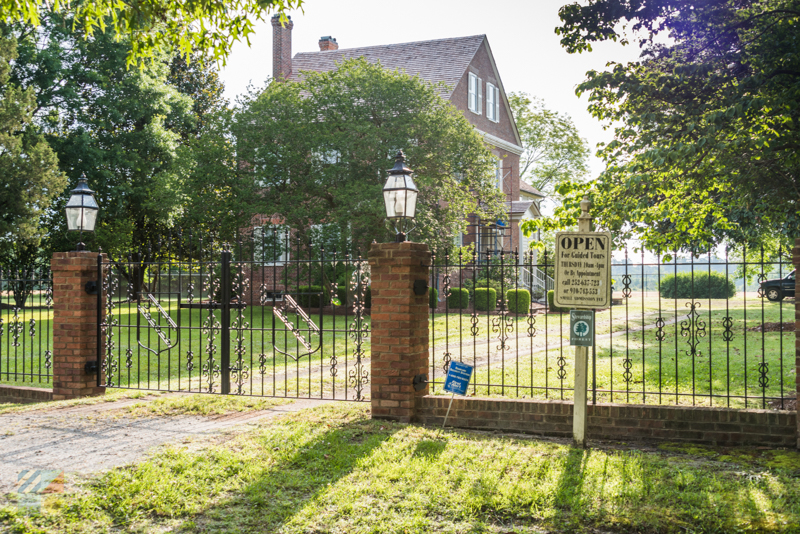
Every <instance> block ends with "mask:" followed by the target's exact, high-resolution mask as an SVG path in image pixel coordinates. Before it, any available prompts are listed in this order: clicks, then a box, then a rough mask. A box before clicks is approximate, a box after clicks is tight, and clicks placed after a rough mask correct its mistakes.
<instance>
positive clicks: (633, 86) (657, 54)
mask: <svg viewBox="0 0 800 534" xmlns="http://www.w3.org/2000/svg"><path fill="white" fill-rule="evenodd" d="M686 5H687V4H686V3H685V2H681V1H679V0H653V1H648V2H646V3H643V2H641V1H640V0H597V1H594V2H590V3H584V4H578V3H573V4H570V5H567V6H564V7H563V8H562V9H561V12H560V16H561V20H562V22H563V25H562V27H561V28H559V29H558V30H557V32H558V33H559V34H560V35H561V36H562V41H561V42H562V45H563V46H564V47H565V48H566V49H567V50H568V51H570V52H581V51H585V50H591V46H592V43H594V42H601V41H606V40H613V41H621V42H623V43H627V42H628V41H629V40H633V39H636V40H638V41H639V43H638V44H639V45H640V46H641V48H642V56H641V59H640V60H639V61H637V62H632V63H629V64H625V65H623V64H613V63H612V64H610V65H609V69H608V70H606V71H605V72H598V71H590V72H589V73H588V78H587V80H586V81H585V82H584V83H582V84H581V85H580V86H579V87H578V93H579V94H584V93H589V102H590V111H591V112H592V114H593V115H594V116H595V117H597V118H598V119H600V120H602V121H603V122H604V123H605V124H607V125H609V126H611V127H613V128H614V132H615V139H614V140H613V141H612V142H611V143H609V144H608V145H605V146H603V147H602V148H601V151H600V155H601V157H602V158H603V159H604V160H605V162H606V169H605V171H604V172H603V173H602V175H601V176H600V177H599V179H598V180H596V181H595V182H594V183H592V184H579V183H576V182H569V183H564V184H562V186H561V187H560V188H559V189H558V193H559V194H561V195H565V196H567V197H568V199H566V201H565V204H564V206H563V208H562V209H561V210H557V211H556V213H555V216H554V218H553V219H551V220H550V221H542V222H540V223H539V224H540V225H541V226H540V227H543V228H547V227H553V226H558V225H570V224H573V223H574V220H575V217H576V216H577V214H578V213H579V207H578V202H579V201H580V198H581V197H582V196H583V194H584V193H586V192H587V191H589V190H590V189H593V191H594V193H593V195H592V200H593V202H594V208H593V214H594V215H595V216H596V217H598V219H597V222H598V223H599V225H600V226H601V227H603V228H607V229H610V230H611V231H612V232H615V236H616V237H617V238H618V239H620V240H622V239H625V238H628V237H637V238H639V239H641V240H642V241H643V242H644V243H645V244H646V245H647V246H648V247H650V248H652V249H655V248H657V247H660V248H661V250H675V249H680V248H683V249H689V248H691V247H693V246H695V245H697V244H717V243H720V242H723V241H727V242H729V243H748V244H751V245H752V244H757V243H761V242H762V241H763V240H764V239H774V238H776V237H780V238H782V240H783V243H784V244H789V243H790V241H791V240H792V239H794V237H796V236H798V235H800V210H798V209H797V206H796V201H795V199H796V198H797V192H796V190H795V185H794V182H793V181H792V180H787V179H786V177H789V176H797V175H798V174H800V159H799V158H798V157H797V146H798V145H800V129H799V128H798V127H797V124H798V121H797V115H796V110H797V109H798V108H800V92H798V91H797V73H798V72H800V55H798V54H797V35H798V30H797V28H798V24H800V10H798V9H797V8H798V4H797V2H796V0H766V1H758V2H756V1H753V0H746V1H736V0H719V1H714V2H699V3H694V4H692V8H691V9H685V6H686ZM645 6H646V7H645ZM629 32H630V33H629ZM658 34H664V35H667V34H668V35H669V44H663V42H662V40H661V39H655V37H656V36H657V35H658Z"/></svg>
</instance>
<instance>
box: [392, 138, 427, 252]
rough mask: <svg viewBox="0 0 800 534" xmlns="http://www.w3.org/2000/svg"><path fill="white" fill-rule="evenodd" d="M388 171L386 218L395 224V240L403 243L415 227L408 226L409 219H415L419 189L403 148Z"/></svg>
mask: <svg viewBox="0 0 800 534" xmlns="http://www.w3.org/2000/svg"><path fill="white" fill-rule="evenodd" d="M388 173H389V178H388V179H387V180H386V185H384V186H383V201H384V203H385V204H386V218H387V219H389V220H390V221H392V223H393V224H394V230H395V232H397V236H396V237H395V242H396V243H402V242H403V241H405V240H406V236H407V235H408V233H409V232H410V231H411V230H413V229H414V227H411V228H408V227H407V226H408V224H409V223H408V222H407V221H411V220H413V219H414V216H415V215H416V212H417V194H418V193H419V189H417V186H416V185H414V180H412V179H411V175H412V173H413V171H412V170H411V169H409V168H408V167H407V166H406V157H405V155H404V154H403V151H402V150H400V151H399V152H398V153H397V155H396V156H395V159H394V167H392V168H391V169H389V170H388ZM403 230H405V231H403Z"/></svg>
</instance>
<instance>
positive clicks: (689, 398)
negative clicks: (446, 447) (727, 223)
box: [432, 293, 795, 408]
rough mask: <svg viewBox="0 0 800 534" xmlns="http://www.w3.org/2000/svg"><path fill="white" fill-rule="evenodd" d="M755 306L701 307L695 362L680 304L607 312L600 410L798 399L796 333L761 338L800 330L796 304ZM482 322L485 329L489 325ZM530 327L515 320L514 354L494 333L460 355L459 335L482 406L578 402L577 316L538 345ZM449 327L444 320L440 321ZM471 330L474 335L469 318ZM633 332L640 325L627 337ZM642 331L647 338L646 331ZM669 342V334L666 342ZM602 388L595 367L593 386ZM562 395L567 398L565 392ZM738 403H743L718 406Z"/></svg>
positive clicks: (636, 300) (438, 358)
mask: <svg viewBox="0 0 800 534" xmlns="http://www.w3.org/2000/svg"><path fill="white" fill-rule="evenodd" d="M753 300H754V299H753V298H752V295H749V296H748V299H747V302H745V301H744V299H742V298H741V297H737V299H732V300H730V301H729V302H727V309H726V302H725V301H724V300H711V301H709V300H703V301H697V302H698V303H699V304H700V307H699V313H700V316H699V318H698V320H699V321H702V322H703V323H704V325H702V326H704V329H703V330H702V335H697V336H696V338H695V339H696V340H697V342H698V344H697V347H696V354H695V356H692V355H691V350H690V346H689V343H688V342H689V340H690V339H691V336H685V335H684V333H688V332H684V329H683V328H682V323H683V324H685V325H686V326H689V327H691V326H692V325H689V324H688V323H685V322H684V321H685V316H686V313H687V309H686V308H685V307H682V306H681V307H679V308H678V311H677V312H676V311H675V305H674V304H675V302H674V301H666V300H661V301H659V299H658V298H657V296H652V295H645V298H641V294H638V295H637V294H636V293H634V294H633V296H632V298H631V299H630V302H629V303H628V308H627V310H626V308H625V307H624V306H615V307H613V308H611V309H610V310H605V311H603V312H598V314H597V319H596V321H597V330H598V332H597V335H598V339H597V355H596V370H597V375H596V383H597V389H598V390H599V391H600V392H599V393H598V399H597V400H598V402H633V403H646V404H695V405H710V404H713V405H715V406H728V405H730V406H731V407H750V408H762V407H769V406H767V403H768V402H769V399H770V398H772V399H778V398H782V397H787V396H789V395H791V394H792V392H793V391H794V381H795V377H794V372H795V365H794V338H795V334H794V332H785V333H781V332H765V333H763V335H762V333H761V332H760V331H752V329H754V328H757V327H760V325H761V324H762V323H770V322H772V323H775V322H787V321H792V318H793V315H792V314H793V308H794V302H792V301H784V302H783V303H781V304H776V303H768V302H765V301H762V300H761V299H757V300H755V304H753ZM659 306H660V307H661V308H660V311H659ZM626 315H627V317H628V319H629V320H628V321H627V323H626V320H625V317H626ZM658 317H663V318H664V320H665V321H666V324H665V325H664V327H663V329H662V330H661V332H659V330H658V329H657V328H654V326H655V323H656V319H657V318H658ZM725 317H730V318H731V319H732V326H731V333H732V338H731V339H730V340H726V339H725V327H724V324H723V320H724V318H725ZM480 319H481V321H485V318H484V317H481V318H480ZM523 319H524V318H523ZM523 319H521V318H519V317H515V318H513V321H515V322H514V325H513V330H512V332H511V334H510V338H509V341H508V344H509V348H508V349H507V350H506V351H501V350H499V349H498V346H499V344H500V342H499V333H498V332H497V331H495V332H493V333H492V336H491V342H490V343H488V344H487V343H485V342H484V343H476V344H472V339H473V338H472V336H471V335H470V333H469V332H468V331H467V332H462V334H461V335H462V339H463V340H464V341H465V342H467V344H466V345H464V346H459V343H458V340H459V338H458V334H455V336H453V335H452V334H450V336H451V337H450V341H451V343H450V346H449V347H448V348H449V350H450V353H451V357H452V358H453V359H462V360H463V361H464V362H465V363H468V364H477V368H476V371H475V377H474V379H473V385H474V387H473V388H472V390H471V392H472V393H473V394H475V395H478V396H507V397H522V396H524V397H534V398H545V397H548V398H565V399H571V398H572V388H573V378H574V367H573V361H574V357H573V349H572V348H571V347H570V346H569V342H568V337H567V330H568V327H569V316H568V315H566V314H565V315H550V314H548V315H539V316H537V317H536V323H535V327H536V332H535V336H533V337H529V336H528V335H527V332H528V330H527V326H528V325H527V324H526V323H524V322H522V321H523ZM633 319H636V321H635V322H634V321H633ZM676 319H677V320H676ZM441 320H442V318H436V321H441ZM461 320H462V323H464V324H466V325H469V321H468V316H465V318H462V319H461ZM670 321H671V322H670ZM448 322H449V324H450V325H451V328H452V325H453V324H458V317H457V316H455V317H453V316H451V317H450V318H449V319H448ZM625 324H628V325H630V326H629V329H628V330H627V331H626V330H624V326H625ZM642 324H644V325H645V326H646V327H647V328H641V327H640V326H641V325H642ZM637 325H639V326H637ZM699 326H701V325H699V323H695V324H694V328H695V331H696V332H697V331H699V330H698V328H699ZM618 327H622V328H623V330H621V331H620V330H619V329H618ZM443 331H445V328H444V327H442V326H441V325H438V324H437V325H434V332H443ZM659 333H663V338H662V339H661V340H660V341H659V339H658V334H659ZM436 335H437V337H436V338H435V339H434V340H433V341H432V343H433V344H434V345H435V346H436V350H435V351H434V352H435V355H434V358H433V359H432V366H433V369H432V374H433V375H434V377H435V378H436V379H437V380H443V373H442V370H441V364H442V361H443V356H444V352H445V348H444V337H443V336H442V335H440V334H439V333H437V334H436ZM476 339H477V340H479V342H480V341H483V340H485V339H486V334H485V333H484V334H482V335H481V334H479V335H478V336H476ZM517 356H518V357H517ZM559 358H563V360H562V361H559ZM626 359H628V360H629V361H630V364H631V365H630V373H631V376H630V380H629V381H626V380H625V375H624V372H625V368H624V363H625V360H626ZM487 361H489V365H486V362H487ZM559 364H563V371H564V374H563V380H562V379H560V378H559V376H558V371H559V370H560V368H561V367H560V365H559ZM763 364H766V365H765V366H762V365H763ZM762 369H763V370H765V371H766V377H767V382H766V383H765V384H764V385H763V387H762V384H761V383H760V380H759V379H760V378H761V374H760V370H762ZM592 379H593V377H592V376H591V367H590V377H589V382H590V384H591V383H592ZM659 385H660V390H661V394H659ZM517 386H518V387H517ZM562 387H563V388H564V390H563V391H561V390H560V389H559V388H562ZM603 390H605V392H604V391H603ZM612 390H613V392H612ZM728 394H730V395H731V396H733V398H731V399H728V398H718V397H712V395H722V396H726V395H728ZM562 395H563V397H562ZM737 397H738V398H737ZM777 406H778V407H780V404H779V403H777Z"/></svg>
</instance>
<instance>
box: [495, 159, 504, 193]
mask: <svg viewBox="0 0 800 534" xmlns="http://www.w3.org/2000/svg"><path fill="white" fill-rule="evenodd" d="M494 172H495V178H496V180H497V189H499V190H500V191H503V160H502V158H497V167H495V170H494Z"/></svg>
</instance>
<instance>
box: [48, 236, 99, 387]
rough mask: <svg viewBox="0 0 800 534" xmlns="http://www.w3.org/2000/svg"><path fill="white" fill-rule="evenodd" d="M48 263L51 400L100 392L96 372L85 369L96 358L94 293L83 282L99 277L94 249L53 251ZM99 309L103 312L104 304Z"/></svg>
mask: <svg viewBox="0 0 800 534" xmlns="http://www.w3.org/2000/svg"><path fill="white" fill-rule="evenodd" d="M50 265H51V269H52V271H53V400H62V399H75V398H78V397H86V396H90V395H101V394H103V393H105V388H104V387H97V375H96V374H93V373H92V374H89V373H87V372H86V370H85V365H86V363H87V362H94V361H97V342H98V341H97V295H90V294H88V293H87V292H86V282H90V281H98V280H97V253H96V252H89V251H83V252H56V253H55V254H53V259H52V261H51V264H50ZM99 290H100V288H99V287H98V291H99ZM100 311H101V313H102V314H105V309H104V308H101V310H100ZM103 316H104V315H103ZM103 316H101V317H103Z"/></svg>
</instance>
